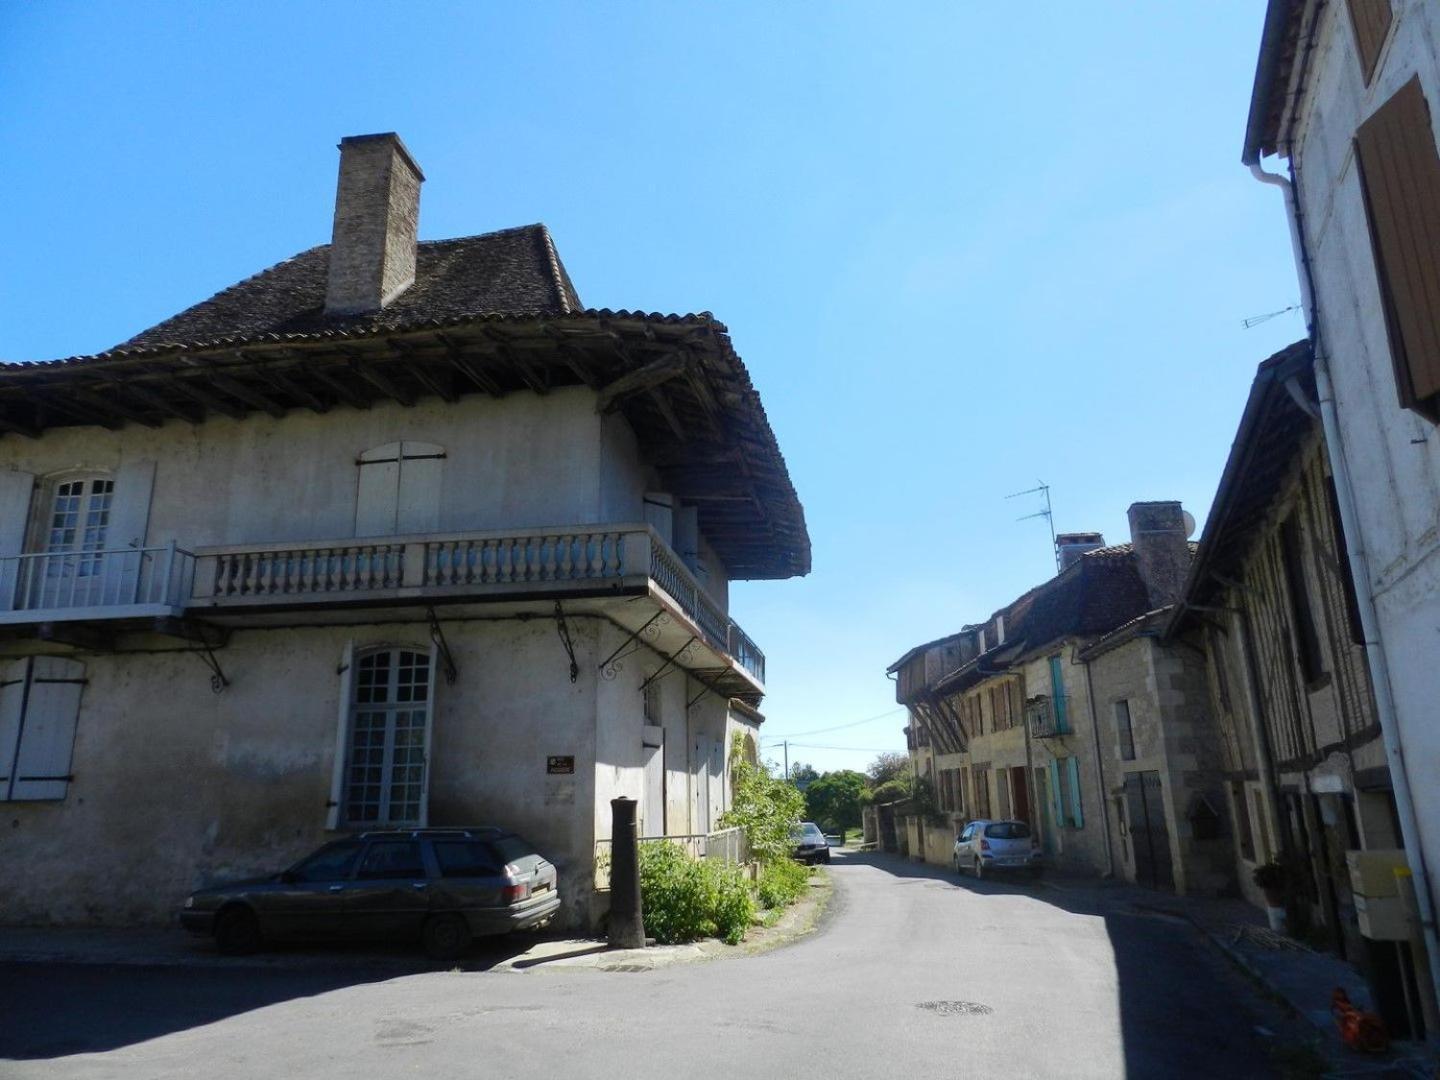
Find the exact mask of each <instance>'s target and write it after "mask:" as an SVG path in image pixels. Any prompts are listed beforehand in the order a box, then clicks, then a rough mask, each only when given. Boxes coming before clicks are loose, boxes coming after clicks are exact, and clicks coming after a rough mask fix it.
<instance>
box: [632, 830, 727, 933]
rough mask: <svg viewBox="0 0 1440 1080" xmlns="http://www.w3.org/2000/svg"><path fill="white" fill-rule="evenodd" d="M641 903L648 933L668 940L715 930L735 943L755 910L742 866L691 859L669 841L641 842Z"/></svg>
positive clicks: (714, 931)
mask: <svg viewBox="0 0 1440 1080" xmlns="http://www.w3.org/2000/svg"><path fill="white" fill-rule="evenodd" d="M640 903H641V906H642V907H643V908H644V911H645V933H646V934H647V935H648V936H650V937H653V938H654V939H655V940H656V941H659V942H661V943H662V944H665V945H676V944H680V943H682V942H686V941H695V940H696V939H697V938H703V937H711V936H712V935H713V936H717V937H721V938H723V939H724V940H725V941H726V942H727V943H729V944H731V945H737V944H739V943H740V941H741V940H742V939H743V938H744V937H745V931H746V929H748V928H749V926H750V920H751V919H752V918H753V917H754V915H755V900H754V898H753V897H752V896H751V894H750V888H749V886H748V885H747V884H746V882H745V878H744V876H743V875H742V874H741V873H740V868H739V867H737V866H726V865H724V864H723V863H718V862H714V861H712V860H709V859H694V858H691V857H690V855H689V854H688V853H686V851H685V850H684V849H683V848H681V847H680V846H679V845H678V844H672V843H670V842H669V841H666V840H656V841H652V842H649V843H645V844H641V845H640Z"/></svg>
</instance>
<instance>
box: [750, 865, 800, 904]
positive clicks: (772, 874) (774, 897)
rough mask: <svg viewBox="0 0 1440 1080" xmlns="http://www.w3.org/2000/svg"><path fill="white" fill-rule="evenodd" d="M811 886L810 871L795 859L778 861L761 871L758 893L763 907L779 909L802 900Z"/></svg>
mask: <svg viewBox="0 0 1440 1080" xmlns="http://www.w3.org/2000/svg"><path fill="white" fill-rule="evenodd" d="M809 885H810V871H809V870H807V869H806V868H805V867H803V866H801V865H800V864H799V863H797V862H796V861H795V860H794V859H777V860H776V861H775V862H772V863H767V864H766V865H765V866H764V867H763V868H762V869H761V870H760V882H759V885H758V886H757V888H756V892H757V893H758V895H759V897H760V904H761V906H762V907H767V908H778V907H785V906H786V905H788V904H793V903H794V902H795V901H796V900H798V899H800V897H801V895H803V894H804V892H805V890H806V889H807V888H808V887H809Z"/></svg>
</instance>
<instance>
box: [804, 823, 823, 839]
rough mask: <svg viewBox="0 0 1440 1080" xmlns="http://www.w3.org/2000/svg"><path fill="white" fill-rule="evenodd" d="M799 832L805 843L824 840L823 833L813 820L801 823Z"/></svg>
mask: <svg viewBox="0 0 1440 1080" xmlns="http://www.w3.org/2000/svg"><path fill="white" fill-rule="evenodd" d="M800 833H801V835H802V836H803V837H804V839H805V841H806V843H810V844H823V843H824V842H825V834H824V833H823V832H821V831H820V826H819V825H816V824H815V823H814V822H813V821H807V822H805V824H803V825H801V826H800Z"/></svg>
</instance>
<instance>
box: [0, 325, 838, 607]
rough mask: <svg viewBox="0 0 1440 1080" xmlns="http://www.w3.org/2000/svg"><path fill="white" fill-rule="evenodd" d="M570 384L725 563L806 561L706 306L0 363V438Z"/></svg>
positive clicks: (777, 565) (763, 428)
mask: <svg viewBox="0 0 1440 1080" xmlns="http://www.w3.org/2000/svg"><path fill="white" fill-rule="evenodd" d="M573 385H584V386H589V387H590V388H592V389H594V390H596V391H597V394H598V395H599V396H598V399H597V400H598V403H599V405H600V406H601V407H602V408H603V410H604V411H615V412H619V413H621V414H622V415H624V417H625V418H626V420H627V421H628V422H629V423H630V425H631V427H632V428H633V429H634V431H635V434H636V436H637V439H638V440H639V443H640V446H641V450H642V453H643V455H644V457H645V459H646V460H647V461H649V462H650V463H651V464H652V465H654V466H655V468H656V469H657V471H658V472H659V474H660V477H661V480H662V482H663V483H664V484H665V486H666V488H667V489H668V490H670V491H671V492H672V493H673V494H675V495H676V496H677V497H678V498H680V499H681V500H684V501H686V502H689V503H692V504H694V505H695V506H696V507H697V508H698V516H699V523H700V528H701V530H702V532H703V533H704V535H705V537H706V539H707V540H708V541H709V542H710V544H711V546H712V547H713V548H714V549H715V552H716V554H717V555H718V556H719V557H720V559H721V560H722V561H723V562H724V564H725V568H726V571H727V572H728V574H729V575H730V576H731V577H732V578H737V579H763V578H787V577H794V576H798V575H802V574H806V573H808V572H809V570H810V538H809V534H808V532H807V529H806V526H805V515H804V510H803V508H802V507H801V505H800V502H799V499H798V497H797V496H796V494H795V489H794V486H793V484H792V483H791V480H790V476H789V472H788V470H787V468H786V466H785V460H784V458H783V456H782V455H781V453H780V449H779V446H778V444H777V443H776V440H775V436H774V433H773V432H772V431H771V429H770V424H769V420H768V418H767V417H766V415H765V410H764V407H763V406H762V405H761V403H760V397H759V394H757V393H756V391H755V389H754V387H753V386H752V385H751V382H750V378H749V375H748V373H747V372H746V370H745V367H744V364H743V363H742V362H741V361H740V358H739V357H738V356H737V355H736V354H735V352H734V350H733V348H732V346H731V344H730V339H729V335H728V333H727V331H726V329H725V327H724V325H723V324H721V323H719V322H717V321H716V320H715V319H713V318H712V317H711V316H709V315H708V314H702V315H685V316H678V315H654V314H651V315H646V314H640V313H634V312H624V311H620V312H614V311H594V310H592V311H583V312H576V313H571V314H562V315H545V316H514V315H478V316H470V317H465V318H460V319H454V320H448V321H443V322H442V321H426V322H424V323H420V324H411V325H401V326H390V327H378V328H375V329H369V330H364V331H358V332H345V333H341V332H325V333H319V334H308V335H273V334H272V335H266V336H264V337H261V338H256V339H248V340H244V339H229V340H223V341H215V342H207V343H201V344H177V345H164V346H151V347H144V348H131V349H116V350H112V351H110V352H107V353H101V354H98V355H95V356H85V357H75V358H71V359H67V360H57V361H52V362H48V363H33V364H23V363H21V364H4V365H0V438H3V437H6V436H12V437H19V438H38V437H40V436H41V435H42V434H43V433H44V432H45V431H47V430H50V429H52V428H60V427H76V426H88V425H101V426H104V427H109V428H121V427H124V426H126V425H129V424H141V425H145V426H149V427H158V426H160V425H161V424H163V423H165V422H167V421H172V420H178V421H181V422H183V423H190V424H198V423H202V422H204V421H205V420H207V419H209V418H210V417H212V416H214V415H216V414H219V415H223V416H228V417H232V418H237V419H238V418H241V417H244V416H246V415H248V414H250V413H253V412H264V413H267V414H269V415H271V416H275V417H277V418H278V417H283V416H284V415H285V414H286V413H287V412H288V411H290V410H292V409H307V410H310V411H312V412H317V413H323V412H328V411H329V410H330V409H332V408H337V407H341V406H345V407H350V408H359V409H364V408H369V407H370V406H371V405H373V404H374V403H376V402H381V401H396V402H399V403H400V404H401V405H404V406H407V407H408V406H412V405H414V404H415V403H416V402H418V401H420V400H423V399H433V398H436V397H439V398H442V399H443V400H446V401H455V400H458V399H459V398H461V397H463V396H465V395H468V394H488V395H490V396H492V397H497V398H498V397H503V396H504V395H506V394H509V393H515V392H531V393H537V394H544V393H547V392H549V391H550V390H551V389H553V388H556V387H561V386H573Z"/></svg>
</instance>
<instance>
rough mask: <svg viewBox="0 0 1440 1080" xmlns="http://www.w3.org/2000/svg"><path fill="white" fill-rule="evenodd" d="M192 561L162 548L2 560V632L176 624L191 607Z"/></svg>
mask: <svg viewBox="0 0 1440 1080" xmlns="http://www.w3.org/2000/svg"><path fill="white" fill-rule="evenodd" d="M194 566H195V557H194V556H193V555H192V554H191V553H190V552H188V551H185V550H183V549H182V548H180V547H178V546H176V545H175V544H169V545H166V546H163V547H144V548H133V547H127V548H119V549H115V550H94V551H89V550H80V551H57V552H37V553H32V554H25V555H7V556H4V557H3V558H0V626H22V625H28V624H35V625H46V624H55V623H84V622H92V621H104V622H113V621H115V620H146V619H157V618H175V617H178V616H180V615H182V614H183V612H184V608H185V605H186V604H187V603H189V600H190V592H191V580H192V575H193V573H194Z"/></svg>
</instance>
